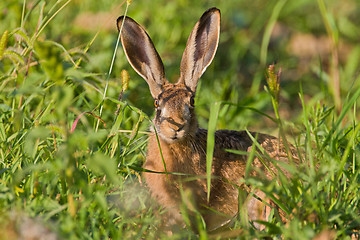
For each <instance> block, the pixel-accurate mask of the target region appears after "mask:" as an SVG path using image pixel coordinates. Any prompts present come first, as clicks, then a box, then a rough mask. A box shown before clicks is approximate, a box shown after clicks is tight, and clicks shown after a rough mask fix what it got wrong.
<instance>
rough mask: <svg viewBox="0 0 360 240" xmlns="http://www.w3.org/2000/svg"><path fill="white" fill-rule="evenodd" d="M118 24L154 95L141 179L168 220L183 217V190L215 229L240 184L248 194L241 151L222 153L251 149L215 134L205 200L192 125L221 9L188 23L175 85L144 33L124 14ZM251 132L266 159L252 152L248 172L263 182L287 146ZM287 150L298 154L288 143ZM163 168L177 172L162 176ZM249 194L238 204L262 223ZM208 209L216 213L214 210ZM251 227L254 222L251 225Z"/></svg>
mask: <svg viewBox="0 0 360 240" xmlns="http://www.w3.org/2000/svg"><path fill="white" fill-rule="evenodd" d="M124 19H125V21H124ZM121 26H123V28H122V35H121V42H122V45H123V48H124V52H125V54H126V56H127V58H128V61H129V63H130V64H131V66H132V67H133V68H134V70H135V71H136V72H137V73H138V74H139V75H140V76H142V77H143V78H144V79H145V80H146V82H147V83H148V85H149V88H150V92H151V94H152V96H153V98H154V100H155V108H156V115H155V118H154V120H153V124H154V128H155V129H152V134H151V136H150V138H149V142H148V153H147V157H146V162H145V164H144V168H145V169H148V170H151V171H153V172H144V174H143V176H144V177H145V180H146V183H147V185H148V187H149V188H150V191H151V193H152V195H153V196H154V198H155V199H157V201H158V202H159V203H160V204H161V205H162V206H164V207H166V208H168V209H169V212H170V215H171V219H172V220H173V223H179V222H182V216H181V214H180V205H181V203H182V195H181V191H182V190H185V191H189V192H190V193H191V196H192V198H193V200H194V202H195V203H196V207H197V209H198V210H199V211H200V213H201V214H202V216H203V218H204V220H205V222H206V224H207V228H208V229H210V230H211V229H215V228H217V227H219V226H221V225H222V224H224V223H226V222H227V221H228V220H229V219H231V218H232V217H234V216H235V215H236V214H237V213H238V212H239V201H238V199H239V190H238V189H239V188H240V189H243V190H244V191H245V192H250V191H254V190H252V189H247V187H246V186H242V185H241V184H242V183H241V179H243V178H244V175H245V169H246V164H247V155H239V154H234V153H230V152H228V151H226V150H227V149H230V150H239V151H242V152H250V151H251V149H252V146H253V145H254V143H253V140H252V138H251V137H250V136H249V133H248V132H246V131H241V132H238V131H231V130H219V131H216V133H215V147H214V154H213V163H212V170H211V171H212V176H213V177H212V180H211V192H210V200H209V201H207V183H206V177H205V176H206V146H207V130H205V129H201V128H199V127H198V122H197V119H196V115H195V110H194V97H195V93H196V86H197V83H198V80H199V78H200V77H201V75H202V74H203V73H204V71H205V70H206V68H207V66H208V65H209V64H210V63H211V61H212V59H213V58H214V55H215V52H216V49H217V46H218V41H219V33H220V11H219V10H218V9H216V8H211V9H209V10H207V11H206V12H205V13H204V14H203V15H202V16H201V18H200V20H199V21H198V22H197V23H196V25H195V26H194V28H193V31H192V32H191V34H190V36H189V39H188V42H187V45H186V48H185V51H184V54H183V57H182V60H181V66H180V78H179V80H178V82H177V83H176V84H172V83H169V82H168V81H167V80H166V79H165V72H164V66H163V63H162V61H161V58H160V56H159V54H158V53H157V51H156V49H155V47H154V45H153V43H152V41H151V39H150V37H149V36H148V35H147V33H146V32H145V30H144V29H143V28H142V27H141V26H140V25H138V24H137V23H136V22H135V21H134V20H132V19H131V18H128V17H126V18H124V17H120V18H119V19H118V28H119V29H120V28H121ZM156 133H157V134H156ZM250 134H251V135H252V136H253V137H254V138H255V139H256V140H257V142H258V144H259V145H260V146H261V147H262V148H263V149H265V150H266V152H267V154H266V155H268V156H269V158H266V157H265V158H263V159H262V161H260V160H259V159H258V158H256V157H255V158H254V159H253V162H252V170H250V172H249V175H250V176H256V177H261V178H262V179H264V181H266V180H271V179H272V176H273V174H274V173H277V171H278V170H277V167H276V166H274V165H273V162H272V161H271V160H270V158H272V159H276V160H278V161H284V162H289V160H288V151H286V148H285V146H284V145H283V143H282V142H281V141H280V140H279V139H277V138H275V137H272V136H269V135H265V134H260V133H250ZM157 136H158V137H157ZM159 146H160V147H159ZM287 149H288V150H289V149H290V153H291V154H293V155H294V156H295V158H296V153H295V150H294V149H293V147H291V146H289V147H288V148H287ZM165 167H166V169H165ZM165 171H166V172H168V173H182V174H183V175H179V174H164V172H165ZM284 172H285V174H287V173H286V171H284ZM255 195H256V196H257V197H258V198H262V199H263V200H265V201H266V199H265V194H264V193H262V192H260V191H256V190H255ZM251 196H252V197H249V199H247V201H246V202H245V205H243V206H241V207H245V208H247V213H248V216H249V219H250V220H252V221H254V220H266V219H267V216H268V214H269V211H270V209H269V205H266V204H265V203H263V202H262V201H260V200H258V199H257V198H255V197H253V195H251ZM268 202H269V201H268ZM209 209H211V210H209ZM213 210H215V212H219V213H221V215H218V214H215V213H214V211H213ZM255 226H258V227H259V225H257V224H255Z"/></svg>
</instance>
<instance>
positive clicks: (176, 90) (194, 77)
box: [117, 8, 220, 143]
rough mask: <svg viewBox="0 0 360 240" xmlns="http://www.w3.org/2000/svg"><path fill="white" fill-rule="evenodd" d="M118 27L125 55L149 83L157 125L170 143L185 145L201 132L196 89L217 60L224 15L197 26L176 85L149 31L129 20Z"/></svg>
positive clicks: (210, 15) (214, 12)
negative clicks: (210, 66) (165, 67)
mask: <svg viewBox="0 0 360 240" xmlns="http://www.w3.org/2000/svg"><path fill="white" fill-rule="evenodd" d="M117 26H118V29H119V31H120V29H122V30H121V31H122V33H121V43H122V45H123V48H124V52H125V55H126V57H127V59H128V61H129V63H130V64H131V66H132V67H133V69H134V70H135V71H136V72H137V73H138V74H139V75H140V76H141V77H143V78H144V79H145V81H146V82H147V83H148V85H149V88H150V92H151V95H152V97H153V98H154V105H155V108H156V116H155V119H154V125H155V128H156V131H157V133H158V134H159V136H160V137H161V138H162V139H163V140H164V141H166V142H167V143H174V142H178V141H183V140H185V139H186V138H187V136H192V135H193V134H195V132H196V129H197V128H198V126H197V125H198V124H197V120H196V117H195V111H194V98H195V93H196V87H197V84H198V81H199V78H200V77H201V75H202V74H203V73H204V72H205V70H206V68H207V67H208V66H209V65H210V63H211V61H212V60H213V58H214V55H215V52H216V49H217V46H218V43H219V34H220V11H219V9H217V8H211V9H209V10H207V11H206V12H205V13H204V14H203V15H202V16H201V18H200V19H199V21H198V22H197V23H196V25H195V26H194V28H193V30H192V32H191V34H190V36H189V38H188V41H187V44H186V48H185V51H184V54H183V56H182V59H181V65H180V77H179V80H178V81H177V83H175V84H172V83H170V82H168V81H167V80H166V78H165V71H164V65H163V63H162V60H161V58H160V56H159V54H158V52H157V51H156V49H155V47H154V44H153V42H152V41H151V39H150V37H149V36H148V34H147V33H146V32H145V30H144V29H143V28H142V27H141V26H140V25H139V24H137V23H136V22H135V21H134V20H133V19H131V18H129V17H123V16H122V17H120V18H118V20H117Z"/></svg>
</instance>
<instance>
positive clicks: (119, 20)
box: [116, 16, 125, 31]
mask: <svg viewBox="0 0 360 240" xmlns="http://www.w3.org/2000/svg"><path fill="white" fill-rule="evenodd" d="M124 17H125V16H120V17H118V19H117V20H116V26H117V29H118V31H120V27H121V23H122V21H123V19H124Z"/></svg>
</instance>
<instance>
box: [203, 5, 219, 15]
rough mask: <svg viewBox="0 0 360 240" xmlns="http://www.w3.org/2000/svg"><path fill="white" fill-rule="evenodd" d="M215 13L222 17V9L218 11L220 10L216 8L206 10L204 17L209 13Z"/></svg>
mask: <svg viewBox="0 0 360 240" xmlns="http://www.w3.org/2000/svg"><path fill="white" fill-rule="evenodd" d="M210 12H211V13H215V12H217V13H218V14H219V15H220V9H218V8H216V7H212V8H209V9H208V10H206V12H204V14H203V15H206V14H208V13H210Z"/></svg>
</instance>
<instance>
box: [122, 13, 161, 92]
mask: <svg viewBox="0 0 360 240" xmlns="http://www.w3.org/2000/svg"><path fill="white" fill-rule="evenodd" d="M123 21H124V16H121V17H119V18H118V19H117V27H118V30H119V31H120V28H121V25H122V23H123ZM121 31H122V32H121V43H122V45H123V48H124V52H125V55H126V57H127V59H128V61H129V63H130V65H131V66H132V68H133V69H134V70H135V71H136V72H137V73H138V74H139V75H140V76H141V77H143V78H144V79H145V81H146V82H147V83H148V85H149V88H150V92H151V95H152V96H153V98H157V97H158V95H159V94H160V93H161V91H162V86H163V85H164V84H165V82H166V79H165V71H164V65H163V63H162V61H161V58H160V56H159V54H158V52H157V51H156V49H155V47H154V44H153V43H152V41H151V39H150V37H149V35H148V34H147V33H146V32H145V30H144V29H143V28H142V27H141V26H140V25H139V24H137V23H136V22H135V21H134V20H133V19H131V18H130V17H126V18H125V21H124V25H123V28H122V30H121Z"/></svg>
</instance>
